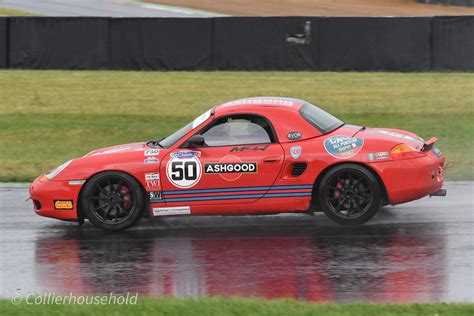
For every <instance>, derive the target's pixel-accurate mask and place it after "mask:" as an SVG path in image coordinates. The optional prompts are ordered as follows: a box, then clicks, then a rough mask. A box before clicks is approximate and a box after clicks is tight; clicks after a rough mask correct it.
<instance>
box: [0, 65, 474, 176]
mask: <svg viewBox="0 0 474 316" xmlns="http://www.w3.org/2000/svg"><path fill="white" fill-rule="evenodd" d="M0 87H1V89H0V149H1V150H0V165H1V166H2V168H1V169H0V181H31V180H32V179H33V178H34V177H36V176H37V175H39V174H40V173H41V172H44V171H46V170H48V169H50V168H52V167H55V166H57V165H59V164H60V163H62V162H64V161H66V160H68V159H70V158H73V157H78V156H81V155H84V154H86V153H87V152H89V151H91V150H92V149H97V148H101V147H104V146H110V145H115V144H121V143H126V142H133V141H141V140H149V139H156V138H160V137H163V136H166V135H168V134H169V133H171V132H172V131H174V130H176V129H177V128H179V127H181V126H182V125H184V124H185V123H187V122H188V121H190V120H191V119H193V118H194V117H195V116H197V115H198V114H200V113H202V112H204V111H205V110H207V109H208V108H210V107H212V106H213V105H216V104H219V103H222V102H225V101H228V100H232V99H235V98H240V97H248V96H262V95H278V96H291V97H296V98H302V99H306V100H308V101H311V102H313V103H315V104H317V105H319V106H321V107H322V108H324V109H326V110H328V111H329V112H331V113H333V114H335V115H336V116H338V117H340V118H341V119H343V120H344V121H346V122H348V123H352V124H360V125H365V126H370V127H391V128H400V129H405V130H409V131H412V132H415V133H417V134H418V135H420V136H422V137H424V138H429V137H430V136H433V135H435V136H438V137H439V139H440V140H439V142H438V147H440V148H441V149H442V150H443V151H444V152H445V154H446V158H447V160H448V161H453V162H455V163H456V166H455V167H454V168H451V169H449V170H448V172H447V178H448V179H450V180H472V179H474V175H473V166H474V163H473V148H474V146H473V137H474V128H473V127H474V126H473V123H472V122H473V121H474V113H473V106H474V74H473V73H383V72H376V73H369V72H366V73H351V72H344V73H337V72H125V71H123V72H121V71H40V70H2V71H0Z"/></svg>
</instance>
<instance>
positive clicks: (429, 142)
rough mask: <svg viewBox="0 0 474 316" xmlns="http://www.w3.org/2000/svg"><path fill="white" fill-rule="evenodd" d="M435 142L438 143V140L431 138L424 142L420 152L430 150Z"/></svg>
mask: <svg viewBox="0 0 474 316" xmlns="http://www.w3.org/2000/svg"><path fill="white" fill-rule="evenodd" d="M436 141H438V138H436V137H431V138H430V139H428V140H427V141H426V142H424V143H423V148H421V151H428V150H430V149H431V148H433V145H434V143H436Z"/></svg>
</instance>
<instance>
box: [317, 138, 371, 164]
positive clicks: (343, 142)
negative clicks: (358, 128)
mask: <svg viewBox="0 0 474 316" xmlns="http://www.w3.org/2000/svg"><path fill="white" fill-rule="evenodd" d="M363 145H364V139H363V138H358V137H350V136H333V137H330V138H328V139H326V140H324V148H325V149H326V151H327V152H328V153H329V154H330V155H331V156H333V157H335V158H338V159H347V158H350V157H354V156H355V155H357V154H358V153H359V151H360V150H361V149H362V146H363Z"/></svg>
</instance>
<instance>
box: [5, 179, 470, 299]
mask: <svg viewBox="0 0 474 316" xmlns="http://www.w3.org/2000/svg"><path fill="white" fill-rule="evenodd" d="M447 188H448V196H447V197H446V198H432V199H429V198H425V199H422V200H419V201H415V202H412V203H408V204H405V205H400V206H397V207H395V208H393V207H385V208H384V209H382V211H381V212H380V213H379V214H378V215H377V216H376V217H375V218H374V219H373V220H372V221H370V222H369V223H368V224H366V225H363V226H360V227H352V228H348V227H341V226H337V225H335V224H332V223H331V222H329V220H327V219H326V218H325V216H324V215H317V216H316V217H309V216H304V215H285V216H260V217H250V216H247V217H200V218H169V219H166V220H155V221H154V222H153V223H149V222H142V223H140V224H139V225H138V226H136V227H134V228H133V229H130V230H128V231H124V232H120V233H106V232H102V231H99V230H97V229H95V228H93V227H92V226H91V225H90V224H88V223H86V225H84V226H83V227H82V228H79V227H78V226H77V224H74V223H66V222H60V221H55V220H52V219H46V218H41V217H39V216H36V215H35V214H34V213H33V211H32V209H31V201H29V202H25V199H26V197H27V190H26V188H8V187H3V188H1V187H0V201H1V210H0V213H1V217H2V219H1V221H0V234H1V235H0V245H1V256H0V260H1V261H0V268H1V270H0V272H1V274H0V276H1V279H0V281H1V289H0V296H1V297H10V296H12V295H13V294H15V293H21V294H23V295H25V294H27V293H31V292H35V293H37V294H44V293H45V292H53V293H56V294H58V295H59V294H65V295H69V293H70V292H72V293H73V294H75V295H79V294H92V293H109V292H113V293H115V294H122V293H125V292H133V293H135V292H138V293H139V294H140V295H152V296H161V295H173V296H178V297H195V296H201V295H221V296H232V295H239V296H256V297H266V298H279V297H294V298H298V299H301V300H311V301H337V302H352V301H377V302H409V301H418V302H420V301H468V302H473V301H474V237H473V222H474V216H473V186H472V184H470V183H451V184H448V185H447Z"/></svg>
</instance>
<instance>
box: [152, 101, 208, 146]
mask: <svg viewBox="0 0 474 316" xmlns="http://www.w3.org/2000/svg"><path fill="white" fill-rule="evenodd" d="M211 114H212V112H211V110H209V111H206V112H204V113H203V114H201V115H199V116H198V117H196V118H195V119H194V120H193V121H192V122H190V123H188V124H186V125H185V126H183V127H181V128H180V129H179V130H177V131H176V132H174V133H173V134H171V135H170V136H168V137H166V138H165V139H163V140H162V141H160V146H162V147H164V148H169V147H171V146H173V145H174V144H175V143H176V142H177V141H178V140H180V139H181V138H183V136H184V135H186V134H187V133H189V132H190V131H192V130H193V129H195V128H196V127H198V126H200V125H201V124H202V123H204V122H205V121H207V119H208V118H209V117H210V116H211Z"/></svg>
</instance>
